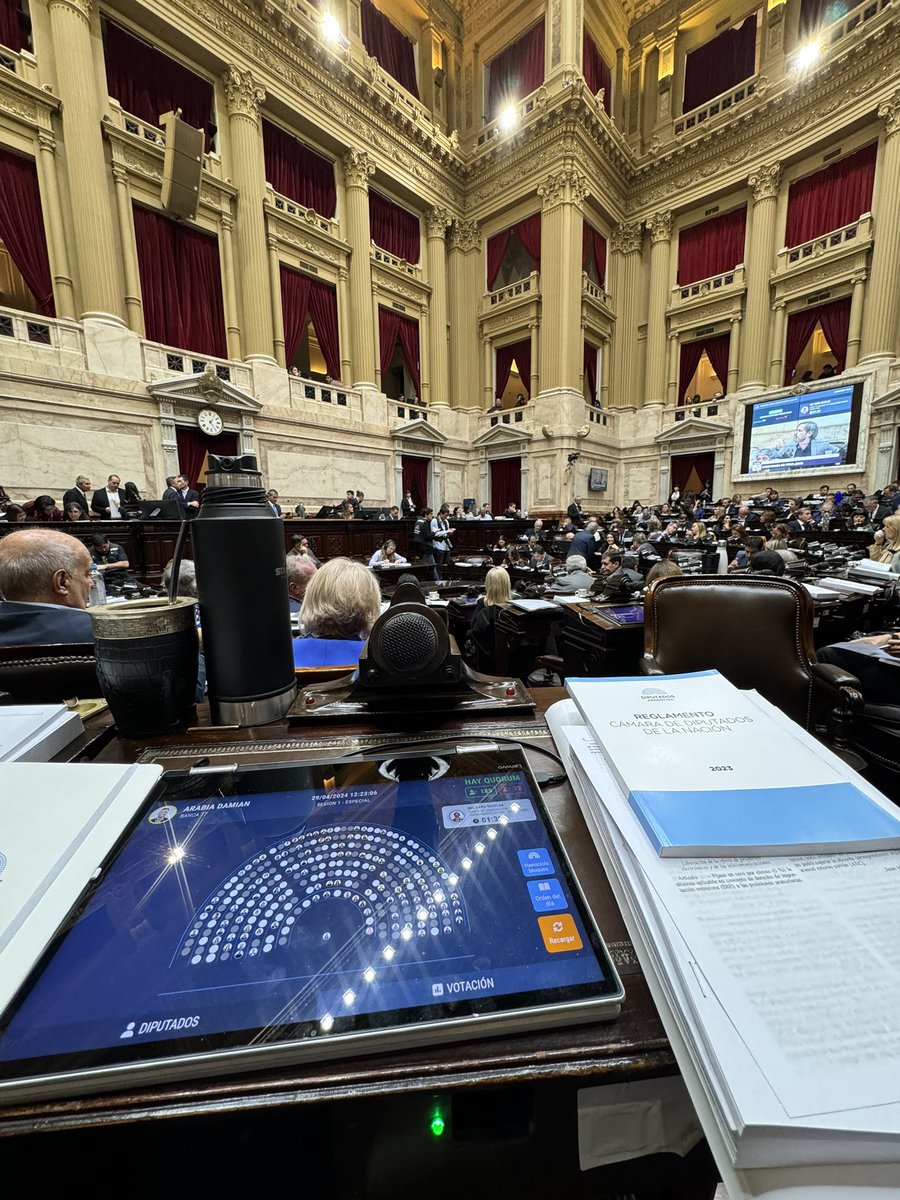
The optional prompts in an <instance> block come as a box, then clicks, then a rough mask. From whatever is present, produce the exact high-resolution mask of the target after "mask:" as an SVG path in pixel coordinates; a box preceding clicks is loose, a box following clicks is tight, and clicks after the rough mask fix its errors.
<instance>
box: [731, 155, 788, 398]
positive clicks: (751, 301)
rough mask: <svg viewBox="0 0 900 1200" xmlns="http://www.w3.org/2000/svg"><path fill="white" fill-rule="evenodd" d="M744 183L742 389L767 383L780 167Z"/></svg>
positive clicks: (769, 167)
mask: <svg viewBox="0 0 900 1200" xmlns="http://www.w3.org/2000/svg"><path fill="white" fill-rule="evenodd" d="M747 182H748V183H749V184H750V187H751V188H752V189H753V208H752V217H751V222H750V249H749V251H748V253H747V260H748V271H747V296H746V300H745V321H746V328H745V329H744V339H743V341H744V346H743V350H742V352H741V366H740V371H739V373H738V380H739V383H740V386H741V387H742V388H759V387H763V386H764V385H765V382H766V356H767V354H768V352H769V328H770V324H771V304H770V299H769V275H770V272H771V270H772V262H773V258H774V254H775V210H776V206H777V201H778V186H779V184H780V182H781V164H780V163H769V164H768V165H766V166H762V167H759V168H758V170H757V171H756V172H755V173H754V174H753V175H751V176H750V178H749V179H748V180H747Z"/></svg>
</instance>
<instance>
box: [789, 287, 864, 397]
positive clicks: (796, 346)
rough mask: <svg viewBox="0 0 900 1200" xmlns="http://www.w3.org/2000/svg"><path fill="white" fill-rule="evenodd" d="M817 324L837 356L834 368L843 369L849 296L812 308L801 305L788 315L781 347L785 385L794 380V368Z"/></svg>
mask: <svg viewBox="0 0 900 1200" xmlns="http://www.w3.org/2000/svg"><path fill="white" fill-rule="evenodd" d="M817 323H819V324H821V326H822V332H823V333H824V334H825V340H826V341H827V342H828V345H829V346H830V347H831V353H832V354H833V355H834V357H835V358H836V359H837V367H836V368H835V370H836V371H837V373H838V374H840V372H841V371H843V369H844V367H845V365H846V362H847V338H848V337H849V334H850V297H849V296H845V297H844V298H843V299H842V300H833V301H832V302H831V303H830V304H820V305H817V306H816V307H815V308H802V309H801V310H800V312H796V313H791V315H790V316H789V317H788V322H787V337H786V338H785V347H784V384H785V387H787V386H788V384H790V383H792V382H796V380H794V379H793V375H794V371H795V370H796V367H797V363H798V362H799V361H800V356H801V354H802V353H803V351H804V350H805V349H806V343H807V342H808V341H809V339H810V338H811V337H812V335H813V330H814V329H815V327H816V324H817Z"/></svg>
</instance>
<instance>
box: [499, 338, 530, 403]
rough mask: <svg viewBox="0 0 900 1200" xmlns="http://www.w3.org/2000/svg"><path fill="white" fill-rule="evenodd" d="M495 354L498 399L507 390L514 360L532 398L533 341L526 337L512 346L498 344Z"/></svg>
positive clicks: (523, 385)
mask: <svg viewBox="0 0 900 1200" xmlns="http://www.w3.org/2000/svg"><path fill="white" fill-rule="evenodd" d="M494 354H495V355H496V366H495V370H494V374H495V375H496V384H495V387H494V395H495V396H496V397H497V399H498V400H499V399H500V397H501V396H502V395H503V393H504V392H505V391H506V385H507V384H508V383H509V376H510V374H511V371H512V365H513V361H514V360H515V364H516V366H517V367H518V368H519V376H520V378H521V380H522V388H523V389H524V392H525V395H526V396H527V397H528V398H529V399H531V341H530V340H529V339H528V338H525V340H524V341H521V342H513V343H512V345H511V346H498V347H497V349H496V350H495V351H494Z"/></svg>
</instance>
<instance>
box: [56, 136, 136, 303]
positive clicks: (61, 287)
mask: <svg viewBox="0 0 900 1200" xmlns="http://www.w3.org/2000/svg"><path fill="white" fill-rule="evenodd" d="M38 146H39V148H40V154H39V155H38V160H37V169H38V178H39V180H40V189H41V198H42V205H43V209H44V228H45V229H46V230H47V250H48V253H49V257H50V270H51V272H52V275H53V295H54V299H55V304H56V315H57V316H58V317H63V318H66V319H68V320H73V319H74V317H75V292H74V288H73V286H72V272H71V270H70V268H69V252H68V248H67V246H66V231H65V227H64V225H63V215H62V204H61V203H60V199H59V177H58V176H57V174H56V139H55V138H54V137H53V134H52V133H50V132H49V130H45V129H42V130H41V131H40V132H39V133H38ZM129 233H130V227H129ZM132 240H133V239H132Z"/></svg>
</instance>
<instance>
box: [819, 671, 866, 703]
mask: <svg viewBox="0 0 900 1200" xmlns="http://www.w3.org/2000/svg"><path fill="white" fill-rule="evenodd" d="M809 666H810V671H811V672H812V676H813V679H815V680H816V681H817V682H818V683H822V684H824V685H825V686H826V687H827V688H830V689H831V690H832V691H835V692H837V693H838V697H839V698H840V699H841V700H843V701H844V703H845V704H847V706H848V707H849V708H853V709H855V708H860V707H861V706H862V684H861V683H860V682H859V680H858V679H857V678H856V676H855V675H851V674H850V672H849V671H845V670H844V669H843V668H842V667H835V666H833V665H832V664H831V663H810V664H809Z"/></svg>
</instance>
